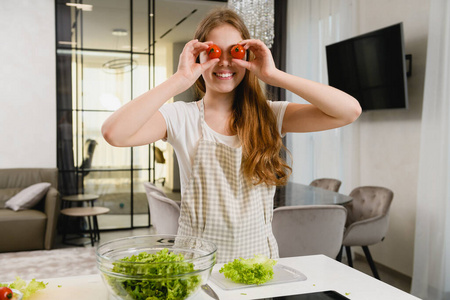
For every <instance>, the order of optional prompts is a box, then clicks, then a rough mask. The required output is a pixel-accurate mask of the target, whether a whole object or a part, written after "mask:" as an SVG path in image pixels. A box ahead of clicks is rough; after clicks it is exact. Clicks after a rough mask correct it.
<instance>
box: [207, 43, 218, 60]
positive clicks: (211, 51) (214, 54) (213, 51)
mask: <svg viewBox="0 0 450 300" xmlns="http://www.w3.org/2000/svg"><path fill="white" fill-rule="evenodd" d="M206 53H208V56H209V58H210V59H213V58H219V57H220V56H221V55H222V50H221V49H220V48H219V46H217V45H215V44H212V45H211V46H209V48H208V50H206Z"/></svg>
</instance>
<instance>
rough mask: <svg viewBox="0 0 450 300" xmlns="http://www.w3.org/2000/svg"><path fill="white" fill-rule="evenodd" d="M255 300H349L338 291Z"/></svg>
mask: <svg viewBox="0 0 450 300" xmlns="http://www.w3.org/2000/svg"><path fill="white" fill-rule="evenodd" d="M255 300H349V299H348V298H347V297H345V296H344V295H341V294H339V293H338V292H336V291H323V292H314V293H308V294H300V295H290V296H279V297H272V298H260V299H255Z"/></svg>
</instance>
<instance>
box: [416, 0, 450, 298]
mask: <svg viewBox="0 0 450 300" xmlns="http://www.w3.org/2000/svg"><path fill="white" fill-rule="evenodd" d="M449 118H450V1H448V0H431V6H430V18H429V29H428V49H427V64H426V71H425V89H424V99H423V111H422V125H421V126H422V127H421V142H420V162H419V181H418V189H417V210H416V211H417V214H416V235H415V246H414V271H413V278H412V289H411V293H412V294H414V295H416V296H418V297H420V298H422V299H439V300H440V299H450V121H449Z"/></svg>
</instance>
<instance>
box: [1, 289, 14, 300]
mask: <svg viewBox="0 0 450 300" xmlns="http://www.w3.org/2000/svg"><path fill="white" fill-rule="evenodd" d="M12 297H13V292H12V291H11V289H10V288H7V287H6V286H4V287H0V300H9V299H12Z"/></svg>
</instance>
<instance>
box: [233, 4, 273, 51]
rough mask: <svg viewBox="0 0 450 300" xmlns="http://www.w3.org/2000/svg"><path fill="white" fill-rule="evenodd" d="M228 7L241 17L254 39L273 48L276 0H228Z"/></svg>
mask: <svg viewBox="0 0 450 300" xmlns="http://www.w3.org/2000/svg"><path fill="white" fill-rule="evenodd" d="M228 7H229V8H231V9H233V10H234V11H235V12H237V13H238V14H239V15H240V16H241V18H242V19H243V20H244V22H245V25H246V26H247V28H248V30H249V31H250V36H251V37H252V38H254V39H259V40H261V41H263V42H264V44H266V46H267V47H269V48H271V47H272V43H273V38H274V36H275V35H274V32H273V24H274V0H228Z"/></svg>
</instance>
